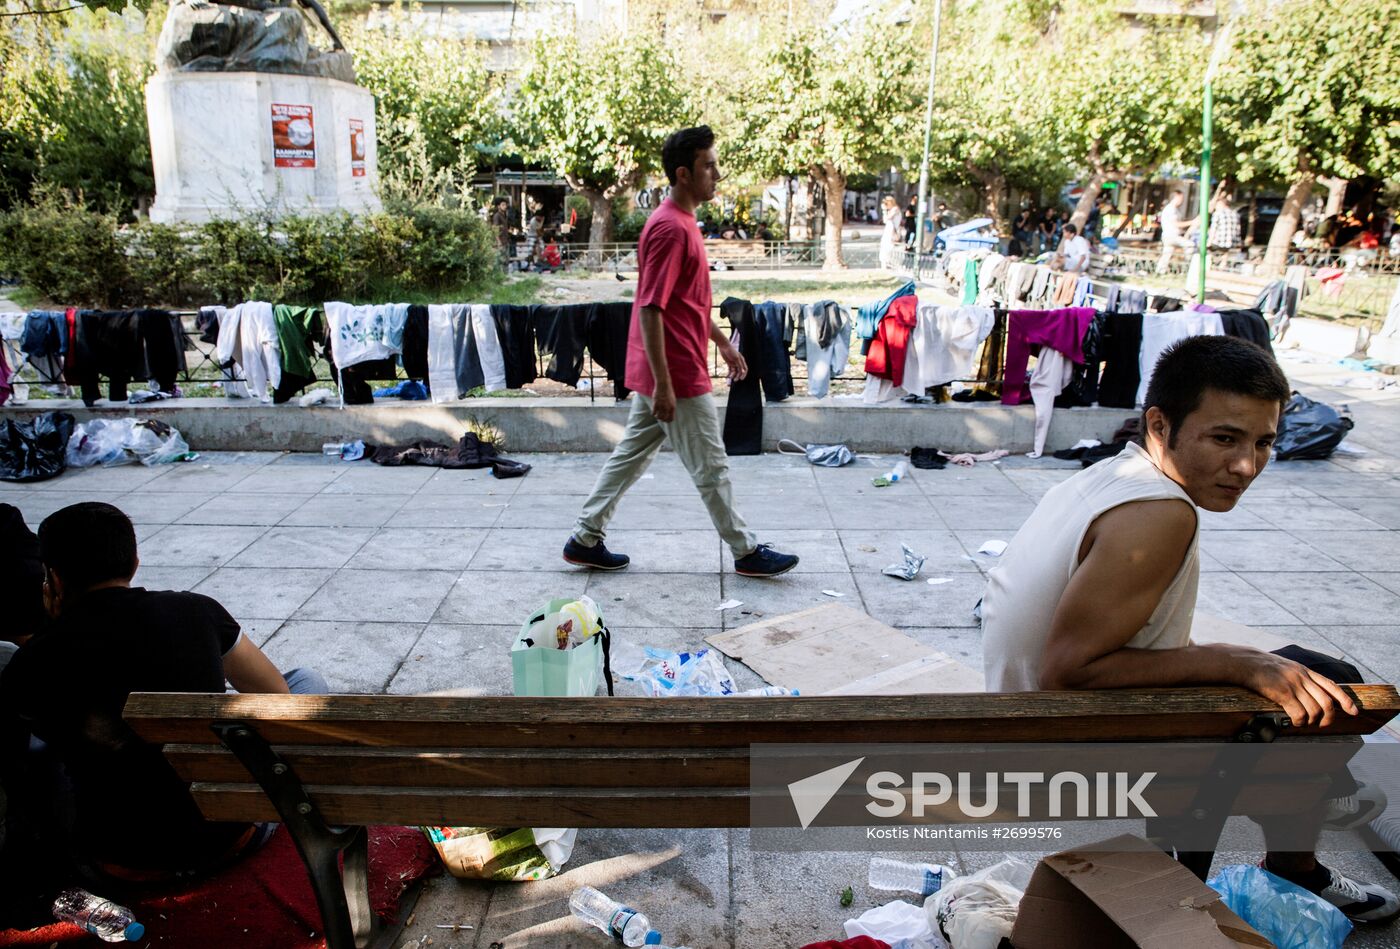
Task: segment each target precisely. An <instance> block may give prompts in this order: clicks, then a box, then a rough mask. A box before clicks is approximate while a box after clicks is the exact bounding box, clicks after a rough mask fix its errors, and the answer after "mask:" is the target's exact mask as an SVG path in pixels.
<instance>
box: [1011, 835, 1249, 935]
mask: <svg viewBox="0 0 1400 949" xmlns="http://www.w3.org/2000/svg"><path fill="white" fill-rule="evenodd" d="M1011 943H1012V945H1014V946H1016V947H1017V949H1080V947H1082V946H1113V947H1128V946H1138V947H1141V949H1181V947H1191V949H1237V947H1239V946H1261V947H1262V946H1269V945H1271V943H1270V942H1269V940H1267V939H1265V938H1264V937H1263V936H1261V935H1260V934H1259V933H1258V932H1257V931H1255V930H1254V928H1253V927H1251V926H1250V925H1249V924H1248V923H1246V922H1245V921H1244V920H1242V919H1240V918H1239V917H1238V916H1236V915H1235V914H1234V913H1232V912H1231V911H1230V908H1229V907H1228V906H1226V905H1225V904H1224V902H1222V900H1221V899H1220V894H1219V893H1217V892H1215V891H1214V890H1212V889H1210V888H1209V887H1207V886H1206V885H1205V884H1204V883H1202V882H1201V881H1200V880H1198V879H1196V878H1195V877H1194V876H1193V875H1192V874H1191V871H1190V870H1187V869H1186V868H1185V867H1184V866H1182V865H1181V864H1179V863H1177V862H1176V861H1175V860H1173V859H1172V858H1171V857H1168V856H1167V855H1166V854H1164V853H1162V851H1160V850H1158V849H1157V848H1156V847H1154V846H1152V845H1151V844H1149V843H1148V842H1147V841H1145V840H1142V839H1140V838H1138V837H1133V836H1129V835H1124V836H1122V837H1115V838H1113V839H1112V840H1106V841H1104V842H1103V843H1101V844H1095V845H1093V846H1091V847H1086V848H1082V849H1080V850H1077V851H1065V852H1063V853H1057V854H1054V855H1052V856H1049V857H1046V858H1045V859H1044V860H1042V861H1040V865H1039V866H1037V867H1036V868H1035V873H1034V874H1033V875H1032V876H1031V883H1030V886H1029V887H1027V888H1026V895H1025V896H1024V897H1022V898H1021V905H1020V908H1019V910H1018V912H1017V914H1016V927H1015V929H1014V930H1012V933H1011Z"/></svg>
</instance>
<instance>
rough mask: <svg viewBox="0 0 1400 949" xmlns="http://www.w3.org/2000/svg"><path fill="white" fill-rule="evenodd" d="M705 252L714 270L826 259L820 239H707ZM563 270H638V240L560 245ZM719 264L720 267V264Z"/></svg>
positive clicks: (810, 264) (794, 265)
mask: <svg viewBox="0 0 1400 949" xmlns="http://www.w3.org/2000/svg"><path fill="white" fill-rule="evenodd" d="M705 253H706V255H707V256H708V257H709V259H710V265H711V267H712V268H713V269H725V270H784V269H811V268H815V267H820V266H821V265H822V262H823V261H824V260H825V259H826V254H825V251H824V249H823V247H822V245H821V242H820V241H753V240H749V241H744V240H735V241H723V240H709V241H706V242H705ZM560 254H561V257H562V258H563V269H565V270H584V271H599V272H607V271H613V272H616V271H623V270H636V269H637V244H636V242H635V241H630V242H618V243H612V244H602V245H600V246H598V247H588V246H587V245H583V244H577V245H573V244H571V245H566V246H563V247H561V248H560ZM716 265H718V266H716Z"/></svg>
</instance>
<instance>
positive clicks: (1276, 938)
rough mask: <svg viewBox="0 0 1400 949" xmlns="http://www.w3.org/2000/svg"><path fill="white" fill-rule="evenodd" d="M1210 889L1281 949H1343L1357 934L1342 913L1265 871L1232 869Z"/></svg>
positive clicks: (1222, 873) (1215, 879)
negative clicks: (1349, 937)
mask: <svg viewBox="0 0 1400 949" xmlns="http://www.w3.org/2000/svg"><path fill="white" fill-rule="evenodd" d="M1208 885H1209V886H1210V888H1211V889H1213V890H1215V891H1216V892H1217V893H1219V894H1220V896H1221V899H1223V900H1224V901H1225V905H1226V906H1228V907H1230V909H1231V910H1232V911H1233V912H1234V914H1235V915H1236V916H1238V917H1239V918H1240V919H1243V920H1244V921H1245V922H1247V923H1249V925H1251V926H1253V927H1254V928H1255V929H1257V930H1259V932H1260V933H1261V934H1263V936H1264V937H1265V938H1267V939H1268V940H1269V941H1270V942H1272V943H1273V944H1274V945H1275V946H1277V947H1278V949H1340V947H1341V945H1342V943H1343V942H1345V941H1346V938H1347V934H1348V933H1350V932H1351V920H1349V919H1347V918H1346V916H1344V915H1342V911H1341V910H1339V909H1337V907H1335V906H1333V905H1332V904H1331V903H1329V902H1327V901H1326V900H1324V899H1323V898H1322V897H1320V896H1318V895H1317V894H1315V893H1309V892H1308V891H1307V890H1305V889H1303V888H1302V887H1301V886H1298V885H1297V884H1294V883H1289V882H1288V881H1287V880H1285V879H1283V878H1282V877H1278V876H1275V875H1274V874H1272V873H1270V872H1269V871H1267V870H1265V869H1263V868H1261V867H1251V866H1246V865H1244V864H1237V865H1236V866H1233V867H1226V868H1225V869H1224V870H1221V871H1220V872H1219V873H1218V874H1216V875H1215V876H1214V877H1211V879H1210V880H1209V881H1208Z"/></svg>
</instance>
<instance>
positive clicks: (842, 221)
mask: <svg viewBox="0 0 1400 949" xmlns="http://www.w3.org/2000/svg"><path fill="white" fill-rule="evenodd" d="M812 175H813V177H814V178H816V179H817V180H818V181H820V182H821V185H822V188H823V190H825V192H826V260H825V261H824V262H823V263H822V269H823V270H845V269H846V257H845V254H844V253H843V251H842V249H841V231H842V230H843V229H844V227H845V225H846V205H845V197H846V176H845V175H844V174H842V173H841V170H840V169H839V168H836V167H835V166H834V165H821V166H819V167H817V168H814V169H813V170H812Z"/></svg>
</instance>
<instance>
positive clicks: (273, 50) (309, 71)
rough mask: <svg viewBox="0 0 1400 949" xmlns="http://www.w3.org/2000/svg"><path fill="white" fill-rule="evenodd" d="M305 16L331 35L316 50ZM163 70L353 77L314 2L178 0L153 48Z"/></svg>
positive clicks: (327, 19)
mask: <svg viewBox="0 0 1400 949" xmlns="http://www.w3.org/2000/svg"><path fill="white" fill-rule="evenodd" d="M307 14H310V15H311V16H313V17H315V19H316V21H317V22H318V23H319V24H320V25H321V27H322V28H323V29H324V30H325V32H326V33H327V35H329V37H330V39H331V43H332V46H331V49H329V50H322V49H317V48H316V47H314V46H312V45H311V42H310V40H309V38H308V37H307V32H308V29H307V27H308V23H307ZM156 62H157V64H158V68H159V70H160V71H161V72H181V71H188V72H270V73H289V74H292V75H299V76H324V77H326V78H329V79H339V80H342V81H344V82H349V83H353V82H354V81H355V66H354V61H353V60H352V58H351V56H350V53H349V51H347V50H346V49H345V44H344V43H343V42H342V41H341V39H340V34H339V33H337V32H336V31H335V27H334V26H332V25H331V21H330V17H329V16H327V15H326V10H325V8H324V7H322V6H321V4H320V3H319V2H318V0H212V2H211V0H176V2H174V3H172V4H171V6H170V13H169V14H168V15H167V16H166V18H165V26H164V27H163V28H162V29H161V33H160V42H159V44H158V46H157V50H156Z"/></svg>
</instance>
